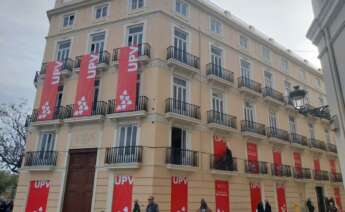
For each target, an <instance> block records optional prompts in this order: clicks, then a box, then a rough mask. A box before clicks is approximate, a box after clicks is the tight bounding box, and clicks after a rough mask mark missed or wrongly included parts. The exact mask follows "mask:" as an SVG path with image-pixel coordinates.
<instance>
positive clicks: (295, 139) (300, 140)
mask: <svg viewBox="0 0 345 212" xmlns="http://www.w3.org/2000/svg"><path fill="white" fill-rule="evenodd" d="M290 141H291V143H292V144H299V145H302V146H305V147H308V140H307V137H305V136H303V135H299V134H297V133H290Z"/></svg>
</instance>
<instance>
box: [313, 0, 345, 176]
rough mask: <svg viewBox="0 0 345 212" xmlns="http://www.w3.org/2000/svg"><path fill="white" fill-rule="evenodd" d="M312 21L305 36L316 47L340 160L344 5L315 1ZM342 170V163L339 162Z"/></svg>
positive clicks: (344, 121) (344, 122) (343, 146)
mask: <svg viewBox="0 0 345 212" xmlns="http://www.w3.org/2000/svg"><path fill="white" fill-rule="evenodd" d="M312 3H313V9H314V14H315V19H314V21H313V23H312V25H311V26H310V28H309V31H308V34H307V37H308V38H309V39H310V40H311V41H312V42H313V43H314V44H315V45H316V46H318V48H319V52H320V55H319V58H320V60H321V63H322V67H323V70H324V75H325V77H324V78H325V82H327V83H326V89H327V93H328V95H327V98H328V101H329V105H330V106H331V109H332V112H333V114H332V115H333V116H334V118H333V126H332V129H333V130H334V131H335V132H336V133H335V134H336V140H337V146H338V150H339V153H340V154H339V156H340V157H339V158H340V161H344V160H345V158H342V157H344V156H343V155H344V154H341V153H344V152H345V143H344V140H345V128H344V126H345V110H344V103H345V95H344V89H345V85H344V79H345V74H344V72H343V71H342V70H344V68H345V62H344V57H345V52H344V47H345V46H344V45H345V27H344V26H345V24H344V23H345V22H344V20H345V6H344V5H345V2H344V1H321V0H314V1H312ZM340 164H341V166H342V167H343V169H342V170H344V168H345V163H340Z"/></svg>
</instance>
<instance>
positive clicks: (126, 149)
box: [117, 124, 138, 163]
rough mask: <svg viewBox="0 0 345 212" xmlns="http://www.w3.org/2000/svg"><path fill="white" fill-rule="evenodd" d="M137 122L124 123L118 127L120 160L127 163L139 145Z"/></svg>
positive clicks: (118, 153)
mask: <svg viewBox="0 0 345 212" xmlns="http://www.w3.org/2000/svg"><path fill="white" fill-rule="evenodd" d="M137 131H138V127H137V125H136V124H129V125H123V126H121V127H120V128H119V129H118V143H117V145H118V147H119V149H118V152H117V155H118V157H119V159H120V160H119V162H122V163H125V162H126V161H130V159H131V157H134V156H135V148H134V147H136V146H137Z"/></svg>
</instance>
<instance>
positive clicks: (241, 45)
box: [239, 35, 249, 49]
mask: <svg viewBox="0 0 345 212" xmlns="http://www.w3.org/2000/svg"><path fill="white" fill-rule="evenodd" d="M242 41H245V42H244V43H243V42H242ZM239 45H240V48H241V49H248V48H249V38H248V37H246V36H244V35H240V41H239Z"/></svg>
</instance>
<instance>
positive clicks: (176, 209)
mask: <svg viewBox="0 0 345 212" xmlns="http://www.w3.org/2000/svg"><path fill="white" fill-rule="evenodd" d="M170 203H171V206H170V207H171V208H170V210H171V212H188V180H187V177H177V176H176V177H172V178H171V201H170Z"/></svg>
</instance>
